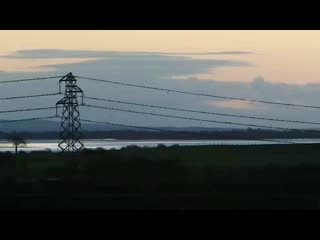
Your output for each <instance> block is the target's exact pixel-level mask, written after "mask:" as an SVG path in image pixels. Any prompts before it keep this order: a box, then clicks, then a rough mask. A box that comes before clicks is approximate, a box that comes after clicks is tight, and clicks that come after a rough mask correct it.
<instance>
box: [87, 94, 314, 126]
mask: <svg viewBox="0 0 320 240" xmlns="http://www.w3.org/2000/svg"><path fill="white" fill-rule="evenodd" d="M84 98H87V99H92V100H98V101H105V102H113V103H121V104H128V105H135V106H143V107H151V108H159V109H167V110H175V111H181V112H190V113H202V114H210V115H218V116H228V117H237V118H247V119H257V120H268V121H276V122H288V123H289V122H290V123H304V124H313V125H320V122H307V121H296V120H286V119H276V118H265V117H254V116H244V115H238V114H227V113H218V112H206V111H197V110H191V109H183V108H173V107H164V106H159V105H150V104H142V103H134V102H126V101H118V100H112V99H105V98H97V97H84Z"/></svg>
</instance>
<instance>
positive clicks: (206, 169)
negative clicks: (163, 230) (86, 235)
mask: <svg viewBox="0 0 320 240" xmlns="http://www.w3.org/2000/svg"><path fill="white" fill-rule="evenodd" d="M319 156H320V145H317V144H305V145H303V144H301V145H260V146H194V147H189V146H188V147H180V146H172V147H164V146H159V147H157V148H138V147H134V146H131V147H127V148H124V149H121V150H109V151H105V150H102V149H97V150H85V151H83V152H81V153H75V154H71V153H70V154H68V153H64V154H63V153H51V152H31V153H23V152H20V153H19V154H17V155H14V154H11V153H1V154H0V189H1V191H0V208H1V209H150V208H151V209H215V208H219V209H220V208H227V209H230V208H231V209H238V208H245V209H248V208H266V209H268V208H276V209H278V208H280V209H288V208H291V209H292V208H298V209H301V208H311V209H316V208H320V158H319Z"/></svg>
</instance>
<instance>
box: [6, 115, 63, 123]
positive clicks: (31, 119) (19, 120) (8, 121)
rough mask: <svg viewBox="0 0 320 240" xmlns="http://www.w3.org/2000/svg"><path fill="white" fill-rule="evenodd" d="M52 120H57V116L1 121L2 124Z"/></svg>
mask: <svg viewBox="0 0 320 240" xmlns="http://www.w3.org/2000/svg"><path fill="white" fill-rule="evenodd" d="M52 118H57V116H49V117H36V118H23V119H14V120H2V121H0V123H11V122H21V121H33V120H42V119H52Z"/></svg>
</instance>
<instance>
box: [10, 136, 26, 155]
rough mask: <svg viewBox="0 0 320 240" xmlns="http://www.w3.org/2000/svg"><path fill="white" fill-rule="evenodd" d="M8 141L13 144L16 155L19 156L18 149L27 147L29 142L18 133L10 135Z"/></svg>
mask: <svg viewBox="0 0 320 240" xmlns="http://www.w3.org/2000/svg"><path fill="white" fill-rule="evenodd" d="M7 139H8V141H10V142H11V143H12V144H13V146H14V148H15V152H16V154H18V147H20V146H25V145H27V141H26V140H25V139H23V138H22V137H20V136H19V135H17V134H16V133H13V134H11V135H9V136H8V138H7Z"/></svg>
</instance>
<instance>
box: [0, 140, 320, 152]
mask: <svg viewBox="0 0 320 240" xmlns="http://www.w3.org/2000/svg"><path fill="white" fill-rule="evenodd" d="M269 140H271V141H270V142H269V141H267V140H263V141H261V140H116V139H90V140H89V139H87V140H86V139H85V140H84V141H83V142H84V145H85V148H88V149H95V148H104V149H107V150H109V149H121V148H123V147H127V146H131V145H136V146H139V147H156V146H157V145H159V144H164V145H165V146H172V145H180V146H200V145H265V144H288V142H290V143H304V144H313V143H320V139H269ZM58 142H59V140H55V139H50V140H45V139H41V140H29V141H28V143H27V146H25V147H20V148H19V150H21V151H25V152H29V151H43V150H49V149H50V150H51V151H57V150H58ZM6 151H10V152H13V151H14V148H13V146H12V144H11V143H10V142H7V141H6V140H0V152H6Z"/></svg>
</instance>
